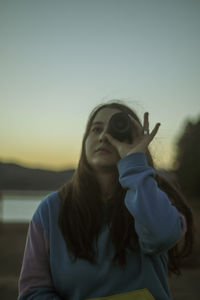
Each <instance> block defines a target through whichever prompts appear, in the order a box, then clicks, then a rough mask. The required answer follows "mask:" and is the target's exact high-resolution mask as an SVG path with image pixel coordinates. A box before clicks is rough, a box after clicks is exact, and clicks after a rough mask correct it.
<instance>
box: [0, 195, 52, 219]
mask: <svg viewBox="0 0 200 300" xmlns="http://www.w3.org/2000/svg"><path fill="white" fill-rule="evenodd" d="M49 193H51V192H50V191H41V192H3V195H2V198H1V201H0V220H1V221H3V222H29V221H30V220H31V218H32V216H33V214H34V212H35V210H36V209H37V207H38V205H39V204H40V202H41V201H42V199H44V197H45V196H46V195H47V194H49Z"/></svg>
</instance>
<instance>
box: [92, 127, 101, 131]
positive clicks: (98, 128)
mask: <svg viewBox="0 0 200 300" xmlns="http://www.w3.org/2000/svg"><path fill="white" fill-rule="evenodd" d="M92 131H93V132H100V131H101V128H100V127H94V128H93V129H92Z"/></svg>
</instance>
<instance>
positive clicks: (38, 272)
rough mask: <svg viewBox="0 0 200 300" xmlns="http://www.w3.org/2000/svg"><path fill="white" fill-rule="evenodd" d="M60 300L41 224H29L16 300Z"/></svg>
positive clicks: (32, 222) (47, 244)
mask: <svg viewBox="0 0 200 300" xmlns="http://www.w3.org/2000/svg"><path fill="white" fill-rule="evenodd" d="M25 299H26V300H32V299H35V300H47V299H52V300H61V299H62V298H61V297H60V296H59V295H58V294H57V293H56V291H55V289H54V286H53V283H52V278H51V271H50V264H49V243H48V240H47V237H46V235H45V232H44V229H43V227H42V226H41V224H38V223H36V222H35V221H34V220H32V221H31V222H30V225H29V230H28V234H27V241H26V247H25V252H24V258H23V264H22V269H21V273H20V278H19V297H18V300H25Z"/></svg>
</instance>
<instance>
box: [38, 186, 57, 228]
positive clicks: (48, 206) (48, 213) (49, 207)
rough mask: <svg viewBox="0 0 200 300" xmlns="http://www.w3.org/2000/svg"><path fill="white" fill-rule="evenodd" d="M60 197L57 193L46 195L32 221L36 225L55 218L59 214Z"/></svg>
mask: <svg viewBox="0 0 200 300" xmlns="http://www.w3.org/2000/svg"><path fill="white" fill-rule="evenodd" d="M60 200H61V199H60V197H59V193H58V191H54V192H51V193H49V194H47V195H46V196H45V197H44V198H43V200H42V201H41V202H40V204H39V205H38V207H37V209H36V211H35V213H34V215H33V220H34V221H35V222H37V223H41V222H44V221H45V222H48V221H49V219H50V218H51V219H52V218H55V217H57V215H58V212H59V206H60Z"/></svg>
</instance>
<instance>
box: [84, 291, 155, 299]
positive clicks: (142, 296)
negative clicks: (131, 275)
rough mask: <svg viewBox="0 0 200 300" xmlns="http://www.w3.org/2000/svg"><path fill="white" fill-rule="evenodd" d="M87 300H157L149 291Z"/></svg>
mask: <svg viewBox="0 0 200 300" xmlns="http://www.w3.org/2000/svg"><path fill="white" fill-rule="evenodd" d="M86 300H155V298H154V297H153V296H152V295H151V293H150V292H149V291H148V290H147V289H141V290H136V291H132V292H127V293H122V294H117V295H112V296H106V297H100V298H88V299H86Z"/></svg>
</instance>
